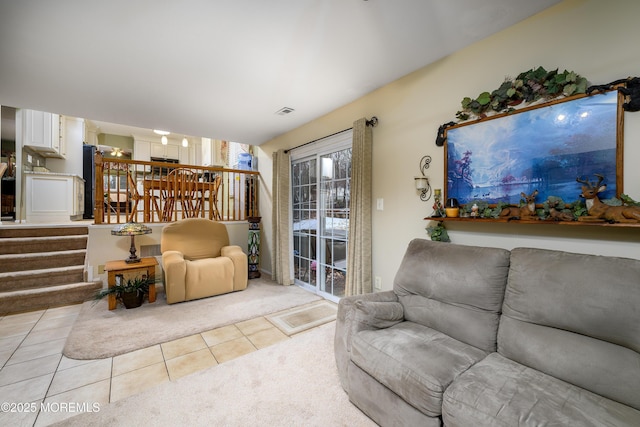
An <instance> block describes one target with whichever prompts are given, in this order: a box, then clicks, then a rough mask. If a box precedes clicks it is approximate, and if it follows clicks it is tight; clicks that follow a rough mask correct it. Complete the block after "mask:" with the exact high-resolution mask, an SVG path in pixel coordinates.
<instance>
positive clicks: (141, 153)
mask: <svg viewBox="0 0 640 427" xmlns="http://www.w3.org/2000/svg"><path fill="white" fill-rule="evenodd" d="M133 160H137V161H139V162H149V161H151V143H150V142H149V141H144V140H141V139H134V140H133Z"/></svg>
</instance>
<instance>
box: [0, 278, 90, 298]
mask: <svg viewBox="0 0 640 427" xmlns="http://www.w3.org/2000/svg"><path fill="white" fill-rule="evenodd" d="M89 287H95V288H96V289H97V288H98V287H102V282H101V281H93V282H75V283H66V284H64V285H55V286H50V287H47V288H34V289H20V290H15V291H5V292H0V299H2V298H8V297H10V296H19V295H24V296H27V295H37V294H42V293H51V292H60V291H63V290H67V289H77V288H89Z"/></svg>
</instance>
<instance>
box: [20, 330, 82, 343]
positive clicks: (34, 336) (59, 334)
mask: <svg viewBox="0 0 640 427" xmlns="http://www.w3.org/2000/svg"><path fill="white" fill-rule="evenodd" d="M70 332H71V325H69V326H64V327H61V328H53V329H44V330H39V331H38V330H36V329H34V330H33V331H31V332H30V333H29V335H27V337H26V338H25V340H24V342H23V343H22V345H33V344H40V343H43V342H47V341H52V340H56V339H60V338H64V339H66V338H67V337H68V336H69V333H70Z"/></svg>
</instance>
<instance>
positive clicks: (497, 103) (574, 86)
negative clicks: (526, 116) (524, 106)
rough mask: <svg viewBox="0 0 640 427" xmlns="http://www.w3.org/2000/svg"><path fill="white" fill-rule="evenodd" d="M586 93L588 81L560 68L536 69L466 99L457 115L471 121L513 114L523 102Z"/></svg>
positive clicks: (461, 118)
mask: <svg viewBox="0 0 640 427" xmlns="http://www.w3.org/2000/svg"><path fill="white" fill-rule="evenodd" d="M586 90H587V79H586V78H584V77H582V76H580V75H578V74H576V73H575V72H573V71H567V70H564V71H563V72H562V73H558V69H555V70H553V71H547V70H545V69H544V68H543V67H538V68H532V69H531V70H528V71H524V72H522V73H520V74H518V76H517V77H516V78H515V79H510V78H507V79H505V81H504V82H503V83H502V84H501V85H500V87H499V88H498V89H495V90H494V91H493V92H491V93H489V92H482V93H481V94H480V95H478V97H477V98H476V99H471V98H469V97H465V98H464V99H463V100H462V110H461V111H458V112H457V113H456V117H457V118H458V119H460V120H468V119H470V118H471V117H472V116H476V117H479V118H483V117H486V116H487V112H490V111H494V112H497V113H502V112H508V111H513V107H514V106H516V105H518V104H520V103H522V102H535V101H538V100H539V99H552V98H556V97H558V96H561V95H565V96H570V95H576V94H579V93H585V92H586Z"/></svg>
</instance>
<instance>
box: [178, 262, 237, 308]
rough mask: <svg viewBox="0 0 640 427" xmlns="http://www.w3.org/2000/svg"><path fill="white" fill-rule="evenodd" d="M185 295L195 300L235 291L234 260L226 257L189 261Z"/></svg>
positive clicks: (188, 298)
mask: <svg viewBox="0 0 640 427" xmlns="http://www.w3.org/2000/svg"><path fill="white" fill-rule="evenodd" d="M186 266H187V273H186V276H185V288H186V290H185V297H186V299H187V300H188V301H189V300H193V299H198V298H204V297H209V296H212V295H220V294H225V293H227V292H233V274H234V272H233V262H232V261H231V259H229V258H226V257H218V258H206V259H199V260H196V261H187V262H186Z"/></svg>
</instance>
